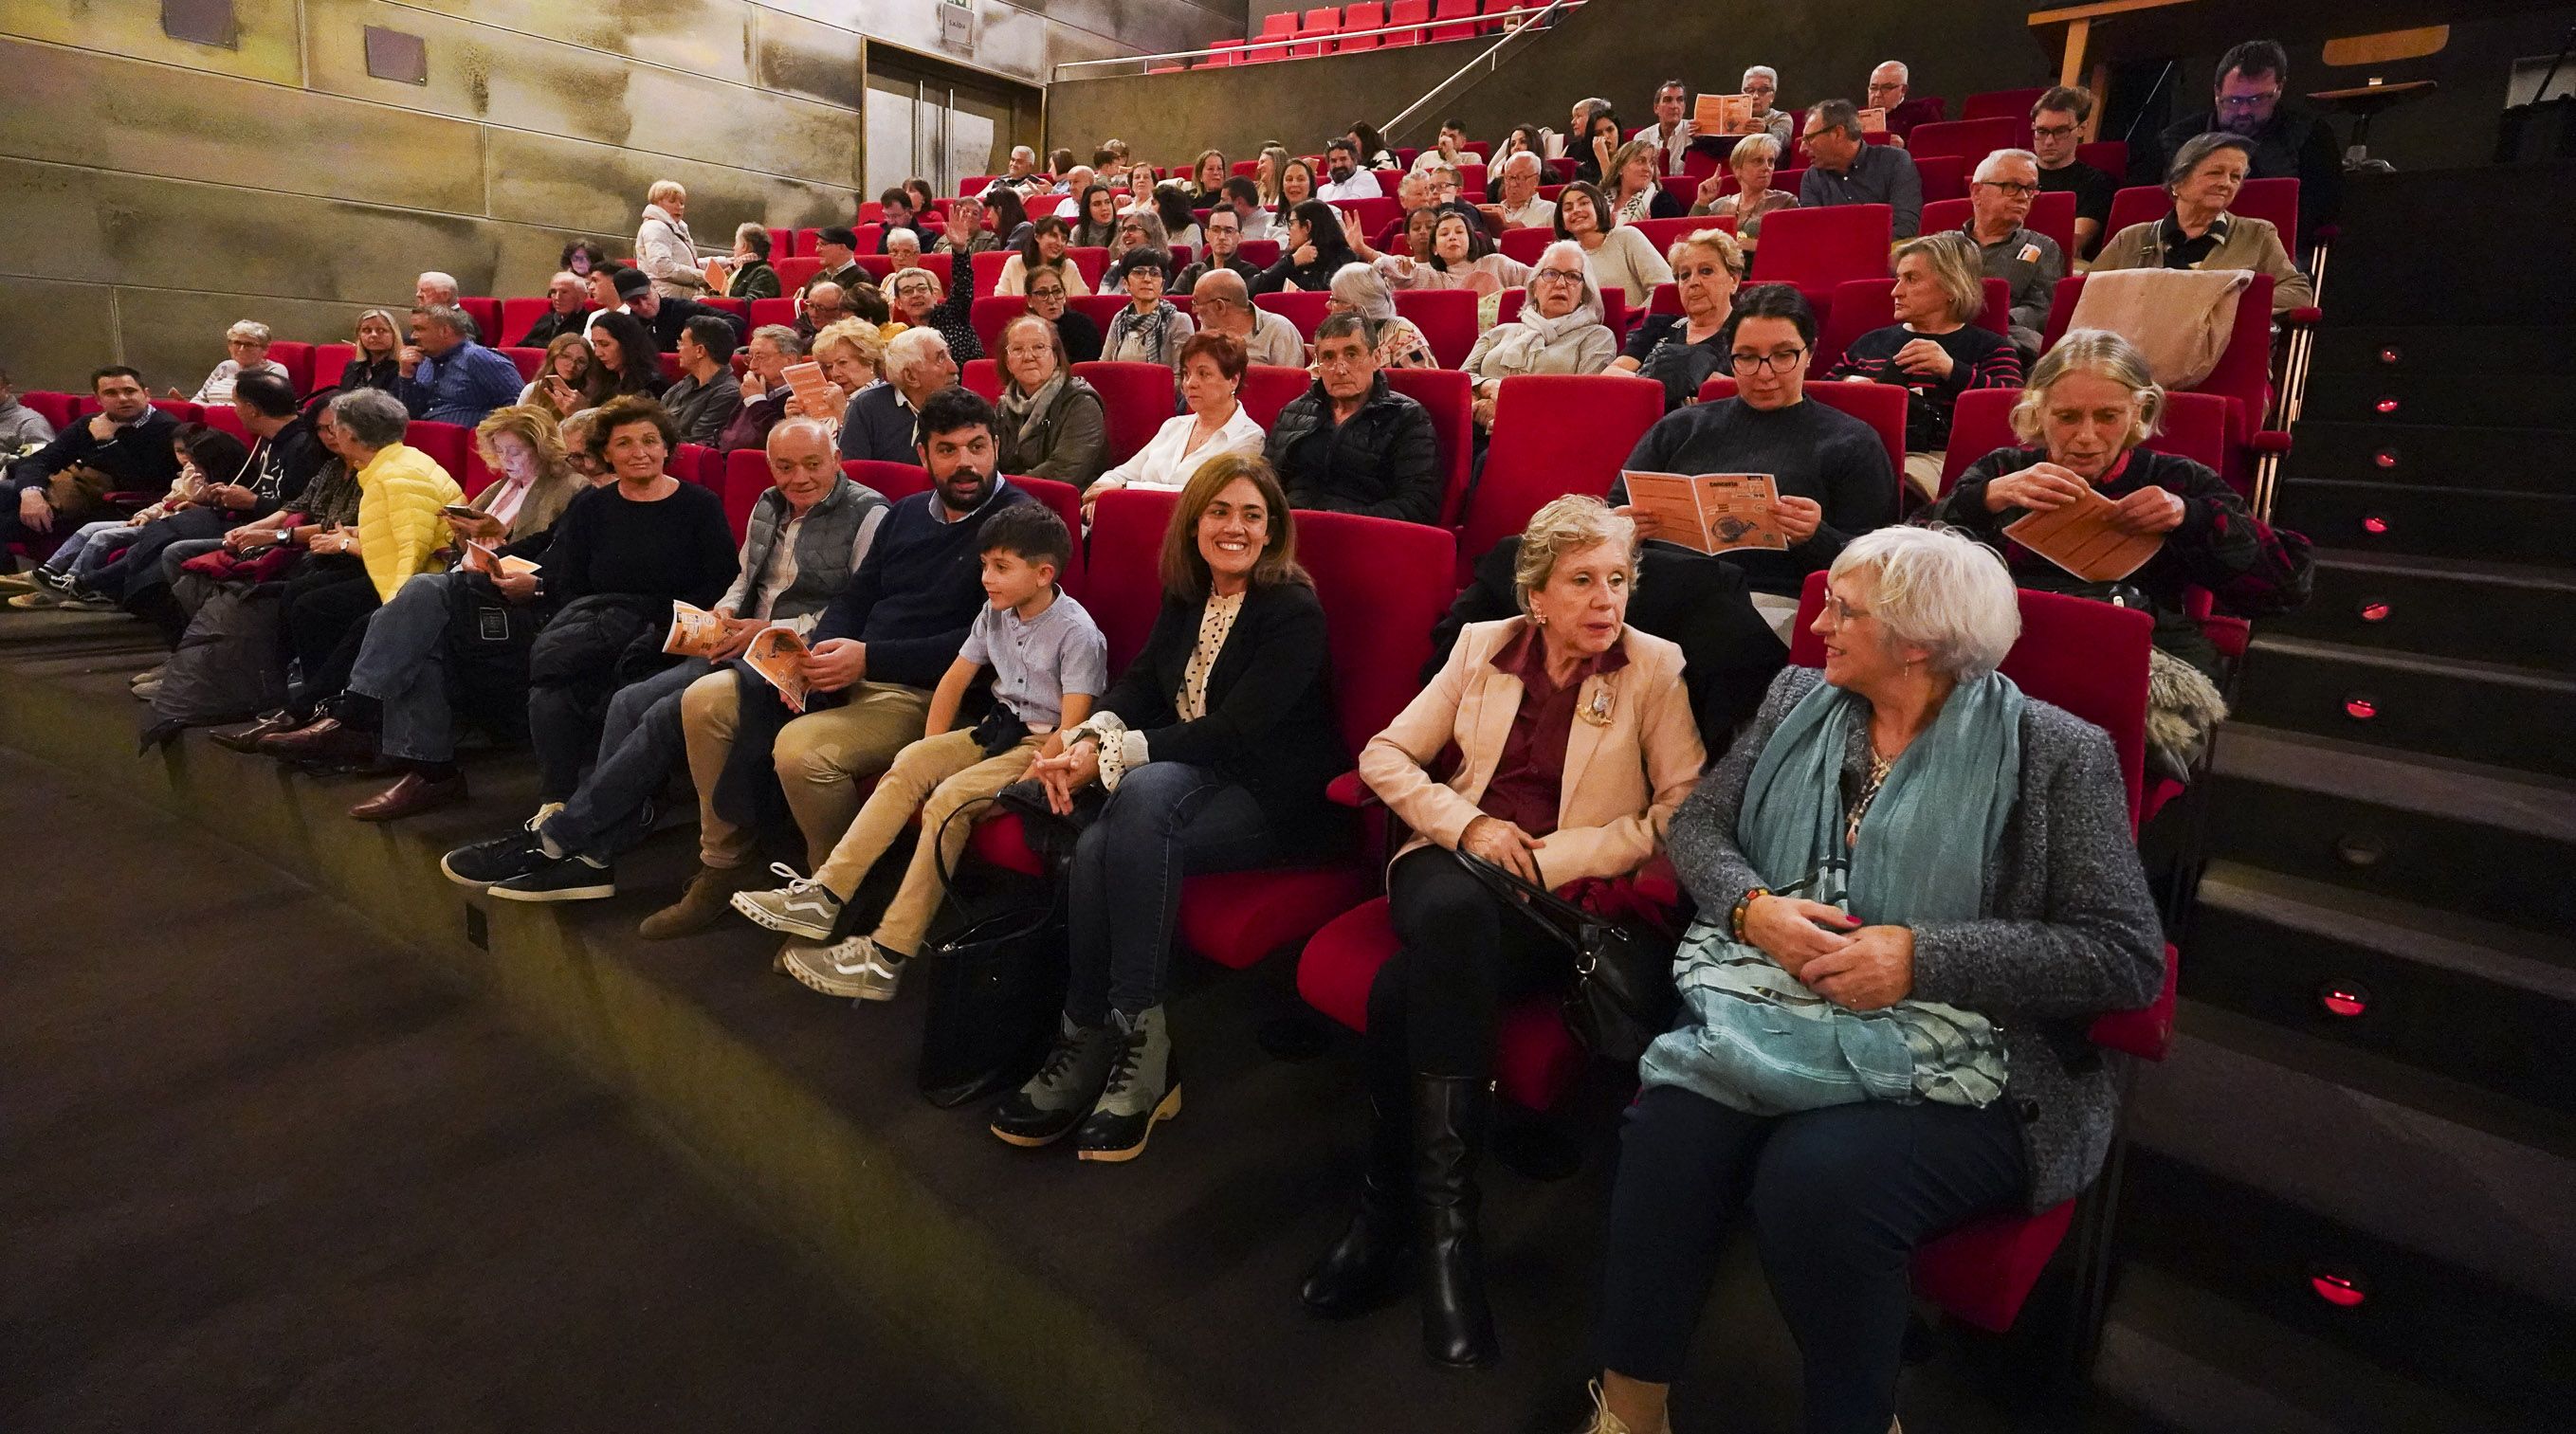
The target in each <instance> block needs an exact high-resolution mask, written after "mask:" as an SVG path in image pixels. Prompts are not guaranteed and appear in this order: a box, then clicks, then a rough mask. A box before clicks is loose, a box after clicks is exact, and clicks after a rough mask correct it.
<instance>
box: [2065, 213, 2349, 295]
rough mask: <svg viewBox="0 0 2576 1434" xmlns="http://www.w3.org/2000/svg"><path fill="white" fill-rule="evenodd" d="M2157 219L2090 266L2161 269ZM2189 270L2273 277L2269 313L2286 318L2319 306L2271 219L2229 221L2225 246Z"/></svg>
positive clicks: (2117, 240)
mask: <svg viewBox="0 0 2576 1434" xmlns="http://www.w3.org/2000/svg"><path fill="white" fill-rule="evenodd" d="M2163 223H2164V220H2163V219H2162V218H2161V217H2159V218H2155V219H2150V220H2148V221H2146V222H2145V223H2143V224H2132V225H2130V226H2129V227H2128V228H2126V229H2123V230H2121V231H2120V232H2119V233H2117V234H2114V235H2112V236H2111V242H2110V243H2108V244H2105V245H2103V246H2102V257H2101V258H2099V259H2096V260H2094V261H2093V269H2094V271H2096V272H2098V271H2100V270H2104V269H2161V268H2163V267H2164V263H2165V256H2164V246H2163V245H2162V244H2161V243H2160V242H2158V240H2157V237H2156V235H2157V228H2158V226H2160V225H2162V224H2163ZM2192 267H2194V268H2197V269H2204V270H2206V269H2251V270H2253V271H2254V272H2255V273H2257V274H2269V275H2271V276H2272V312H2273V313H2276V314H2279V313H2286V312H2288V311H2289V310H2291V309H2304V308H2306V307H2308V306H2309V305H2311V304H2314V303H2315V302H2316V301H2317V290H2316V286H2315V285H2314V284H2312V283H2310V282H2308V276H2307V275H2305V274H2302V273H2300V272H2299V266H2298V265H2296V264H2293V263H2291V262H2290V251H2289V250H2287V249H2285V248H2283V247H2281V231H2280V230H2278V229H2276V228H2274V227H2273V226H2272V221H2271V220H2269V219H2248V218H2246V217H2245V216H2244V215H2242V214H2230V215H2228V216H2227V242H2225V243H2223V244H2221V245H2219V246H2218V247H2217V248H2215V249H2212V250H2210V251H2209V254H2208V256H2207V257H2205V258H2203V259H2202V260H2201V261H2200V262H2199V263H2198V264H2195V265H2193V266H2192Z"/></svg>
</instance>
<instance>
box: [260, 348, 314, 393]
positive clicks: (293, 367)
mask: <svg viewBox="0 0 2576 1434" xmlns="http://www.w3.org/2000/svg"><path fill="white" fill-rule="evenodd" d="M268 357H269V360H270V362H272V363H275V364H276V365H278V366H279V367H280V368H283V369H285V370H286V381H287V382H288V383H290V384H292V385H294V387H295V391H296V392H297V393H299V394H304V393H311V392H312V391H313V346H312V345H311V344H308V343H299V342H297V341H296V340H294V339H278V340H275V341H273V342H271V343H270V344H269V346H268Z"/></svg>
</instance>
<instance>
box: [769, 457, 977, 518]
mask: <svg viewBox="0 0 2576 1434" xmlns="http://www.w3.org/2000/svg"><path fill="white" fill-rule="evenodd" d="M742 451H744V450H739V449H738V450H736V452H737V453H739V452H742ZM728 456H729V457H730V456H732V455H728ZM841 471H842V472H843V473H846V474H848V475H849V478H850V481H851V482H853V483H856V484H858V485H860V486H861V487H863V488H873V489H875V490H876V491H877V492H878V493H879V494H881V495H883V496H884V498H885V499H886V501H888V502H896V501H900V500H901V499H905V498H909V497H911V496H912V495H913V494H915V493H927V492H929V491H930V470H928V469H926V468H924V467H922V466H921V465H920V464H918V463H888V462H886V461H885V460H883V459H881V458H851V459H845V460H843V462H842V464H841ZM761 481H763V482H767V481H768V479H767V477H766V475H765V474H764V476H763V478H762V480H761ZM751 496H752V497H754V498H757V497H759V496H760V495H759V494H758V493H757V492H755V493H753V494H752V495H751ZM750 511H751V509H750V507H749V506H747V505H746V506H745V507H744V509H743V512H745V513H746V514H747V513H749V512H750Z"/></svg>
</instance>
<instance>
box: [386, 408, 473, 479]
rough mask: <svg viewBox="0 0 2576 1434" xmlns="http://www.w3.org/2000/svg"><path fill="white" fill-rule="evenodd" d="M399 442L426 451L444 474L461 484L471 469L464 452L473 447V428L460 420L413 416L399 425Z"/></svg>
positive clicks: (471, 450) (469, 475) (470, 473)
mask: <svg viewBox="0 0 2576 1434" xmlns="http://www.w3.org/2000/svg"><path fill="white" fill-rule="evenodd" d="M403 442H404V443H406V444H408V445H409V446H411V447H413V448H417V449H419V450H420V451H421V452H423V453H426V454H428V455H429V457H430V460H431V461H432V462H434V463H436V464H437V465H438V466H439V467H441V468H444V469H446V470H447V476H448V477H450V478H453V479H455V480H456V484H457V486H458V487H460V488H461V487H463V486H465V482H466V480H467V479H468V478H471V477H472V476H473V470H472V469H471V468H470V467H469V466H468V455H469V454H471V453H472V452H473V451H474V430H472V429H470V428H466V427H464V426H462V425H461V424H454V423H431V422H429V421H428V420H426V419H414V420H412V421H411V423H409V424H408V425H406V426H405V427H404V429H403Z"/></svg>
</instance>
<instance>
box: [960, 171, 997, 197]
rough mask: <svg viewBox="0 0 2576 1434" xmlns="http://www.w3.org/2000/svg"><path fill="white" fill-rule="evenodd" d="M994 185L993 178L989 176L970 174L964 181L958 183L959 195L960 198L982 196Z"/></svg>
mask: <svg viewBox="0 0 2576 1434" xmlns="http://www.w3.org/2000/svg"><path fill="white" fill-rule="evenodd" d="M992 183H993V176H991V175H989V174H970V175H968V176H966V177H965V178H964V179H961V180H959V181H957V193H958V194H959V196H960V197H963V196H965V195H969V194H981V193H983V192H984V191H985V190H986V189H988V188H990V187H991V186H992Z"/></svg>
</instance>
